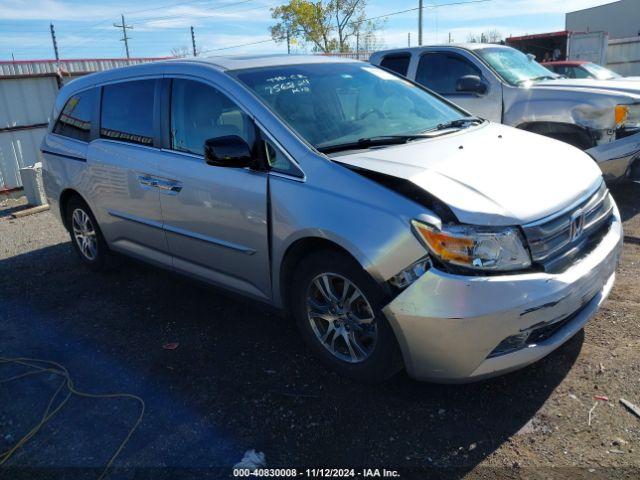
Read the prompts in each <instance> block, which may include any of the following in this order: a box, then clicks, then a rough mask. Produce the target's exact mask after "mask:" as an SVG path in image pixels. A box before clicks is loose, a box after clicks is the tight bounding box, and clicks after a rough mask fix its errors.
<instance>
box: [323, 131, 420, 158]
mask: <svg viewBox="0 0 640 480" xmlns="http://www.w3.org/2000/svg"><path fill="white" fill-rule="evenodd" d="M420 138H431V135H422V134H414V135H378V136H376V137H365V138H360V139H358V140H357V141H355V142H346V143H336V144H334V145H318V146H317V147H316V148H317V149H318V151H319V152H322V153H332V152H340V151H344V150H355V149H358V148H369V147H376V146H383V145H402V144H403V143H407V142H410V141H411V140H417V139H420Z"/></svg>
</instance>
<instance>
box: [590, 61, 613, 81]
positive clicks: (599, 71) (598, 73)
mask: <svg viewBox="0 0 640 480" xmlns="http://www.w3.org/2000/svg"><path fill="white" fill-rule="evenodd" d="M581 67H582V68H584V69H585V70H586V71H587V72H589V73H590V74H591V75H592V76H593V77H595V78H597V79H598V80H611V79H612V78H622V77H621V76H620V75H618V74H617V73H616V72H614V71H611V70H609V69H608V68H604V67H601V66H600V65H598V64H597V63H583V64H582V65H581Z"/></svg>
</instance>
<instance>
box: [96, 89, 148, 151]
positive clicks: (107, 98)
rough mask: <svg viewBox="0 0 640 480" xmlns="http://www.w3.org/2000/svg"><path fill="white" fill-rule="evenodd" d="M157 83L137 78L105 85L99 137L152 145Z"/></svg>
mask: <svg viewBox="0 0 640 480" xmlns="http://www.w3.org/2000/svg"><path fill="white" fill-rule="evenodd" d="M155 84H156V81H155V80H136V81H133V82H125V83H117V84H114V85H107V86H105V87H103V88H102V114H101V117H100V136H101V137H103V138H111V139H113V140H120V141H122V142H131V143H139V144H142V145H152V144H153V99H154V92H155Z"/></svg>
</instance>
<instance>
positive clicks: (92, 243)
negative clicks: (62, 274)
mask: <svg viewBox="0 0 640 480" xmlns="http://www.w3.org/2000/svg"><path fill="white" fill-rule="evenodd" d="M65 214H66V224H67V229H68V230H69V235H70V236H71V243H72V244H73V248H74V249H75V251H76V253H77V254H78V256H79V257H80V260H81V261H82V263H84V264H85V265H86V266H87V267H89V268H90V269H91V270H93V271H94V272H99V271H106V270H110V269H111V268H113V267H114V266H115V265H116V263H117V262H116V260H115V258H114V254H113V253H112V252H111V250H110V249H109V247H108V245H107V242H106V241H105V240H104V236H103V235H102V232H101V231H100V227H99V226H98V222H97V221H96V218H95V216H94V215H93V212H92V211H91V209H90V208H89V206H88V205H87V203H86V202H85V201H84V200H82V198H80V197H79V196H74V197H72V198H71V199H70V200H69V202H68V203H67V206H66V209H65Z"/></svg>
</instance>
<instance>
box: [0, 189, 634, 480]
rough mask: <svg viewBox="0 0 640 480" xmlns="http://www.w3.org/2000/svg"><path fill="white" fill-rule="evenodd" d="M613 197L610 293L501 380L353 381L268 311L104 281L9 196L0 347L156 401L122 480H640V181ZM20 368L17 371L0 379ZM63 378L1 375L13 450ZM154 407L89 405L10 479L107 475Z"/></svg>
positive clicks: (160, 282)
mask: <svg viewBox="0 0 640 480" xmlns="http://www.w3.org/2000/svg"><path fill="white" fill-rule="evenodd" d="M614 195H615V197H616V199H617V200H618V202H619V204H620V207H621V210H622V212H623V216H624V221H625V227H626V232H625V233H626V238H625V249H624V255H623V258H622V263H621V265H620V268H619V272H618V280H617V284H616V286H615V289H614V290H613V293H612V295H611V297H610V299H609V301H608V302H607V303H606V305H605V307H604V308H603V309H602V310H601V311H600V313H599V314H598V316H597V317H596V318H595V319H594V320H593V321H591V322H590V323H589V324H588V325H587V327H586V328H585V330H584V332H581V333H580V334H578V335H577V336H576V337H575V338H573V339H572V340H571V341H570V342H568V343H567V344H566V345H564V346H563V347H562V348H560V349H559V350H558V351H556V352H554V353H553V354H552V355H550V356H549V357H547V358H546V359H544V360H543V361H541V362H538V363H537V364H535V365H533V366H531V367H528V368H526V369H524V370H521V371H519V372H516V373H513V374H510V375H507V376H504V377H501V378H497V379H493V380H489V381H485V382H481V383H476V384H471V385H462V386H442V385H432V384H426V383H418V382H414V381H412V380H410V379H409V378H407V377H406V375H403V374H401V375H399V376H398V377H396V378H395V379H393V380H392V381H390V382H388V383H386V384H383V385H378V386H363V385H359V384H356V383H353V382H351V381H349V380H346V379H343V378H340V377H338V376H336V375H334V374H332V373H330V372H327V371H326V370H325V369H324V368H323V367H322V366H321V365H319V364H318V363H317V362H316V361H315V360H314V359H313V358H312V357H311V356H310V355H309V354H308V353H307V351H306V350H305V349H304V348H303V346H302V345H301V344H300V342H299V339H298V336H297V333H296V331H295V329H294V328H293V326H292V325H290V324H289V323H288V322H287V321H285V320H282V319H279V318H277V317H275V316H273V315H271V314H269V313H265V312H264V309H262V308H260V307H259V306H255V305H251V304H247V303H245V302H243V301H241V300H237V299H232V298H229V297H227V296H224V295H222V294H221V293H220V292H218V291H216V290H213V289H211V288H209V287H206V286H203V285H200V284H197V283H194V282H192V281H189V280H186V279H184V278H181V277H178V276H175V275H173V274H171V273H167V272H163V271H159V270H156V269H153V268H150V267H146V266H142V265H138V264H134V263H129V262H127V263H126V264H125V265H123V267H122V268H121V269H120V270H119V271H118V272H116V273H111V274H108V275H106V274H105V275H101V274H94V273H91V272H89V271H87V270H86V269H84V268H83V267H82V266H81V265H80V263H79V261H78V260H77V259H76V257H75V254H74V252H73V251H72V248H71V245H70V243H69V240H68V236H67V234H66V232H65V231H64V230H63V229H62V227H61V226H60V225H59V224H58V223H57V222H56V221H55V219H54V218H53V216H52V215H51V214H50V213H48V212H47V213H42V214H37V215H33V216H30V217H25V218H22V219H16V220H14V219H11V218H10V217H9V216H8V215H7V214H6V213H7V208H10V207H12V206H15V205H13V204H11V205H7V204H6V203H5V204H4V206H0V338H1V339H2V341H1V342H0V355H1V356H5V357H35V358H42V359H50V360H55V361H57V362H60V363H62V364H64V365H65V366H66V367H67V368H68V370H69V372H70V375H71V376H72V377H73V378H74V381H75V384H76V386H77V387H78V388H80V389H82V390H84V391H89V392H129V393H133V394H136V395H139V396H140V397H141V398H142V399H144V401H145V403H146V412H145V415H144V419H143V421H142V423H141V424H140V427H139V429H138V430H137V431H136V432H135V434H134V435H133V437H132V438H131V441H130V442H129V443H128V444H127V445H126V447H125V448H124V450H123V451H122V454H121V455H120V456H119V458H118V459H117V461H116V464H115V465H116V466H117V467H118V468H120V474H121V476H122V478H134V472H133V470H131V468H135V469H137V472H136V473H135V478H146V477H147V476H148V477H152V478H187V477H189V476H190V475H192V476H193V478H221V477H223V476H226V475H227V474H228V472H229V468H228V467H229V466H231V465H233V464H234V463H235V462H237V461H239V460H240V458H241V457H242V456H243V454H244V452H245V451H246V450H249V449H256V450H258V451H261V452H264V453H265V455H266V461H267V465H268V466H269V467H277V466H285V467H290V466H298V467H302V466H305V467H308V466H315V467H328V466H341V467H348V466H352V467H387V468H405V470H403V476H402V478H426V477H427V476H429V475H434V476H436V477H440V478H441V477H445V476H447V477H459V476H466V477H467V478H495V477H496V476H499V477H507V478H545V479H547V478H605V477H606V478H612V477H615V478H640V418H636V417H634V416H633V415H632V414H630V413H629V412H628V411H627V410H625V409H624V408H623V407H622V406H621V405H620V404H619V402H618V400H619V398H620V397H624V398H626V399H628V400H630V401H632V402H634V403H636V404H638V405H640V356H639V353H638V352H639V351H640V281H639V277H640V185H634V186H627V187H625V188H621V189H617V190H616V191H615V192H614ZM2 201H3V199H2V198H0V202H2ZM0 205H1V203H0ZM167 342H178V343H179V346H178V348H177V349H175V350H165V349H163V348H162V347H163V345H164V344H166V343H167ZM19 373H20V370H19V368H18V367H15V366H11V365H6V364H5V365H0V379H1V378H7V377H10V376H13V375H16V374H19ZM59 384H60V378H59V377H57V376H56V375H53V374H46V373H43V374H40V375H32V376H28V377H24V378H21V379H19V380H14V381H11V382H7V383H0V450H3V451H4V450H6V449H7V448H10V447H11V446H12V445H13V444H15V442H16V441H17V440H18V439H19V438H20V437H22V436H23V435H24V434H25V433H26V432H27V431H28V430H29V429H30V428H31V427H32V426H33V425H34V424H35V423H37V422H38V421H39V419H40V417H41V416H42V412H43V411H44V410H45V408H46V406H47V402H48V401H49V398H50V397H51V395H52V394H53V392H54V391H55V389H56V388H57V387H58V385H59ZM594 395H606V396H607V397H608V398H609V399H610V401H608V402H606V401H599V400H595V399H594ZM596 404H597V406H596V408H595V410H593V412H592V420H591V426H589V425H588V418H589V411H590V410H591V409H592V408H593V407H594V405H596ZM138 412H139V406H138V404H137V403H136V402H135V401H132V400H127V399H111V400H107V399H91V398H81V397H72V398H71V399H70V400H69V402H68V403H67V405H66V406H65V407H64V409H62V410H61V411H60V412H59V413H58V414H57V415H56V416H55V417H53V418H52V419H51V421H50V422H49V423H48V424H47V425H45V426H44V427H43V429H42V430H41V431H40V432H39V433H38V434H37V435H36V436H34V437H33V439H32V440H31V441H30V442H29V443H27V444H26V445H25V446H24V447H23V448H21V449H19V450H18V451H17V452H16V454H15V455H14V456H13V457H12V458H11V459H10V460H9V462H8V463H7V465H8V466H9V467H10V468H9V469H8V470H7V469H5V470H2V469H1V467H0V477H2V476H5V477H6V478H15V477H17V476H19V474H23V475H27V474H26V473H25V472H29V473H28V475H27V476H29V477H30V478H34V477H37V476H40V477H42V478H56V476H60V475H63V473H64V472H67V473H69V472H72V473H70V475H71V476H72V477H73V478H85V475H86V478H96V472H98V473H99V471H100V470H99V469H100V468H101V467H102V466H104V465H105V464H106V463H107V461H108V459H109V458H110V456H111V454H112V453H113V452H114V451H115V449H116V448H117V447H118V445H119V444H120V442H121V441H122V439H123V437H124V436H125V435H126V434H127V432H128V430H129V428H130V427H131V425H132V423H133V422H134V421H135V419H136V416H137V415H138ZM25 467H35V468H36V469H42V470H35V471H28V470H26V468H25ZM166 467H172V468H173V470H171V469H169V470H166V469H165V470H160V469H164V468H166ZM212 467H226V468H225V469H223V470H215V469H211V468H212ZM51 468H62V469H67V470H51ZM83 468H86V469H88V470H82V469H83ZM91 469H96V470H91ZM187 469H200V470H197V471H194V470H187ZM145 472H147V473H146V474H145ZM116 473H118V472H116ZM114 478H115V477H114Z"/></svg>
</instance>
